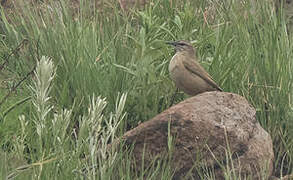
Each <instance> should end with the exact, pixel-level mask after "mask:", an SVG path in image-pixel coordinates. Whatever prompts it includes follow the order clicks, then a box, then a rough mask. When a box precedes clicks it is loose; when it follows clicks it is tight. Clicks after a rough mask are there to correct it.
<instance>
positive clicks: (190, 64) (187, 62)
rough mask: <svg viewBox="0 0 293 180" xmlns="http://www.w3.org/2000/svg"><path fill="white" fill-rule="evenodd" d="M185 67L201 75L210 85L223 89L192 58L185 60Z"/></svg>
mask: <svg viewBox="0 0 293 180" xmlns="http://www.w3.org/2000/svg"><path fill="white" fill-rule="evenodd" d="M182 62H183V65H184V67H185V68H186V69H187V70H188V71H189V72H191V73H193V74H195V75H197V76H199V77H200V78H202V79H203V80H204V81H206V82H207V83H208V84H209V85H211V86H212V87H214V88H216V89H217V90H219V91H223V90H222V89H221V88H220V87H219V86H218V85H217V84H216V83H215V82H214V81H213V79H212V77H211V76H210V75H209V74H208V73H207V72H206V71H205V70H204V69H203V68H202V67H201V66H200V65H199V64H198V65H196V63H195V62H193V61H190V60H183V61H182Z"/></svg>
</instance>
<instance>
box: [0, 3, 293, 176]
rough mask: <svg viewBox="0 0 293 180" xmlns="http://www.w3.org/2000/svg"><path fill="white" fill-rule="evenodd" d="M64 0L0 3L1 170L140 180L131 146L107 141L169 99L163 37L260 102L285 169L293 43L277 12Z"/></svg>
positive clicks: (290, 138) (279, 172) (280, 169)
mask: <svg viewBox="0 0 293 180" xmlns="http://www.w3.org/2000/svg"><path fill="white" fill-rule="evenodd" d="M67 3H68V2H67V1H63V0H60V1H50V2H47V3H43V2H42V1H40V2H38V3H36V4H34V5H32V4H25V3H24V4H22V5H20V6H19V7H21V10H20V11H17V12H14V13H12V14H10V15H9V17H7V16H6V14H5V13H4V11H3V10H2V13H1V14H2V21H1V23H0V24H1V26H0V28H1V29H0V30H1V39H0V57H1V66H0V70H1V71H0V79H1V88H0V95H1V96H0V98H1V99H0V113H1V114H0V115H1V116H0V139H1V141H0V146H1V149H0V162H1V164H0V178H1V179H5V178H7V179H13V178H15V179H83V178H85V177H87V178H89V179H137V178H141V179H143V177H144V176H145V174H144V173H143V172H141V173H138V172H135V171H133V169H132V167H131V166H130V160H131V156H129V153H128V152H123V151H122V150H121V151H119V152H117V153H115V151H114V150H113V149H107V143H108V142H111V141H112V140H113V139H114V138H115V137H116V136H120V135H121V134H123V133H124V132H125V131H126V130H128V129H130V128H132V127H135V126H137V125H138V124H139V123H140V122H143V121H146V120H148V119H150V118H152V117H154V116H155V115H157V114H158V113H160V112H162V111H163V110H165V109H167V108H168V107H169V105H170V101H171V97H172V95H173V94H174V92H175V86H174V85H173V83H172V82H171V80H170V78H169V74H168V63H169V60H170V59H171V57H172V55H173V50H172V49H171V48H170V47H168V46H167V45H166V44H165V42H166V41H170V40H179V39H185V40H190V41H193V42H194V46H195V47H196V48H197V56H198V58H199V60H200V62H201V64H202V65H203V66H204V67H205V68H206V69H207V70H208V71H209V72H210V74H211V75H212V76H213V77H214V79H215V81H216V82H218V84H219V85H220V86H221V87H222V88H223V89H224V91H227V92H234V93H238V94H240V95H242V96H244V97H246V98H247V99H248V100H249V102H250V103H251V104H252V105H253V106H254V107H255V108H256V109H257V119H258V121H259V122H260V123H261V125H262V127H264V128H265V129H266V130H267V131H268V132H269V133H270V134H271V136H272V139H273V142H274V152H275V164H274V166H275V172H274V174H275V175H276V176H283V175H285V174H289V173H292V169H293V168H292V167H293V162H292V160H293V159H292V158H293V152H292V150H293V131H292V128H293V121H292V116H293V114H292V113H293V111H292V110H293V109H292V82H293V80H292V78H293V75H292V72H293V66H292V58H293V54H292V52H293V48H292V35H290V34H289V32H288V31H287V28H286V20H285V19H284V18H283V17H284V16H283V13H282V10H279V11H274V10H273V7H272V6H271V4H268V3H264V2H260V3H261V4H260V6H259V7H260V8H257V9H258V11H251V8H255V7H254V6H255V5H251V4H249V3H239V2H234V1H233V2H228V1H227V2H221V3H218V2H216V1H214V2H213V3H212V2H209V1H205V0H197V1H192V0H182V1H170V0H158V1H152V2H151V3H150V4H149V5H147V6H146V7H145V8H144V9H140V10H139V9H137V10H131V11H128V12H123V11H122V10H121V9H120V8H119V4H118V2H116V1H113V2H112V1H107V2H105V3H104V4H103V5H104V6H103V8H97V9H96V8H94V6H92V3H94V2H90V1H81V4H80V5H79V6H80V9H79V10H78V11H76V9H72V8H70V6H69V5H68V4H67ZM50 58H51V59H52V61H48V59H50ZM37 64H38V66H37V70H38V71H36V72H38V73H33V72H34V70H36V69H35V68H36V65H37ZM104 98H105V99H104ZM185 98H186V96H185V95H184V94H182V93H179V94H177V95H176V97H175V101H176V102H179V101H181V100H183V99H185ZM169 168H170V167H168V164H166V163H165V164H164V163H163V164H162V166H154V167H153V168H151V169H148V170H147V171H149V172H151V173H150V174H151V176H149V177H148V179H170V177H171V176H172V171H171V170H170V169H169ZM95 169H99V170H98V171H96V170H95ZM203 177H206V178H207V176H205V175H203ZM210 179H213V178H210ZM227 179H233V177H232V176H227Z"/></svg>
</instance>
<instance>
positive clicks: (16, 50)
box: [0, 39, 28, 71]
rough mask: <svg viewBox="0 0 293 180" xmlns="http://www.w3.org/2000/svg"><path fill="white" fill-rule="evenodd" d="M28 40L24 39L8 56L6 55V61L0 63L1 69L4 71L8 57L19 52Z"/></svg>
mask: <svg viewBox="0 0 293 180" xmlns="http://www.w3.org/2000/svg"><path fill="white" fill-rule="evenodd" d="M26 42H28V40H27V39H23V40H22V41H21V42H20V43H19V44H18V45H17V46H16V48H14V49H13V50H12V52H11V53H10V54H9V55H8V56H6V57H4V61H5V62H4V63H2V64H1V65H0V71H2V69H3V68H4V67H5V65H6V64H7V63H8V59H9V58H10V57H11V56H12V55H13V54H15V53H16V52H18V51H19V50H20V48H21V47H22V46H23V45H24V44H25V43H26Z"/></svg>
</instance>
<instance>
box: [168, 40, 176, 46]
mask: <svg viewBox="0 0 293 180" xmlns="http://www.w3.org/2000/svg"><path fill="white" fill-rule="evenodd" d="M166 44H168V45H172V46H176V45H177V43H176V42H175V41H168V42H166Z"/></svg>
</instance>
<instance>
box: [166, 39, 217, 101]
mask: <svg viewBox="0 0 293 180" xmlns="http://www.w3.org/2000/svg"><path fill="white" fill-rule="evenodd" d="M167 44H170V45H172V46H174V47H175V50H176V54H175V55H174V56H173V58H172V59H171V61H170V64H169V72H170V76H171V79H172V80H173V81H174V82H175V85H176V86H177V87H178V88H179V89H180V90H182V91H184V92H185V93H186V94H188V95H191V96H195V95H197V94H200V93H203V92H206V91H222V89H221V88H220V87H219V86H218V85H217V84H216V83H215V82H214V80H213V79H212V77H211V76H210V75H209V74H208V73H207V72H206V71H205V69H204V68H203V67H202V66H201V65H200V64H199V63H198V62H197V60H196V57H195V50H194V49H193V47H192V45H191V44H190V43H188V42H186V41H176V42H169V43H167Z"/></svg>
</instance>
